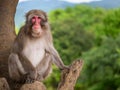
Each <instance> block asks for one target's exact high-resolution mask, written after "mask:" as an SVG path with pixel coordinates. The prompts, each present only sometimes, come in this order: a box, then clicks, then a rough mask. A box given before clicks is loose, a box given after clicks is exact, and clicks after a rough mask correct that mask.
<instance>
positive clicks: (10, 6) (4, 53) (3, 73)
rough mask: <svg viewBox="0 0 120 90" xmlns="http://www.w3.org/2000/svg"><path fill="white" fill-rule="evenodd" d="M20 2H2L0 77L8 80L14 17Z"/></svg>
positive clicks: (3, 0) (13, 35) (8, 0)
mask: <svg viewBox="0 0 120 90" xmlns="http://www.w3.org/2000/svg"><path fill="white" fill-rule="evenodd" d="M17 3H18V0H0V77H6V78H7V79H8V65H7V60H8V55H9V53H10V47H11V45H12V43H13V41H14V38H15V36H16V35H15V23H14V17H15V12H16V6H17Z"/></svg>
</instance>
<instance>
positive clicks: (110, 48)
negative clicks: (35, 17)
mask: <svg viewBox="0 0 120 90" xmlns="http://www.w3.org/2000/svg"><path fill="white" fill-rule="evenodd" d="M49 19H50V24H51V30H52V34H53V37H54V44H55V47H56V48H57V50H58V52H59V53H60V56H61V57H62V59H63V61H64V63H65V64H67V65H69V64H70V63H71V62H72V61H73V60H75V59H76V58H82V59H83V60H84V62H85V64H84V68H83V72H82V74H81V76H80V78H79V80H78V82H77V84H76V87H75V90H120V9H110V10H105V9H103V8H91V7H89V6H79V5H78V6H75V7H68V8H66V9H64V10H63V9H58V10H55V11H52V12H50V13H49ZM53 68H54V70H53V71H54V74H53V73H52V75H51V76H50V77H49V78H48V79H47V80H46V81H45V83H46V84H47V86H48V90H56V87H57V84H58V82H59V79H60V72H59V71H58V69H57V68H56V67H55V66H53Z"/></svg>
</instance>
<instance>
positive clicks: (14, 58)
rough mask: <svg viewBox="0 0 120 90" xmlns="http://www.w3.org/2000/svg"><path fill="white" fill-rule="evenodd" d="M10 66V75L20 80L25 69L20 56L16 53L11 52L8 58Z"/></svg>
mask: <svg viewBox="0 0 120 90" xmlns="http://www.w3.org/2000/svg"><path fill="white" fill-rule="evenodd" d="M8 68H9V75H10V78H12V79H13V80H15V81H19V80H20V79H21V75H23V74H25V73H26V72H25V70H24V68H23V66H22V64H21V62H20V60H19V57H18V55H17V54H15V53H11V54H10V56H9V59H8Z"/></svg>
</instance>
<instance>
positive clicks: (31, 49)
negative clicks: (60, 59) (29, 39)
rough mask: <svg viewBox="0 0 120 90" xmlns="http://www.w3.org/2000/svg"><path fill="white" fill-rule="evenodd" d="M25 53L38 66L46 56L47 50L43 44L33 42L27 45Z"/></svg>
mask: <svg viewBox="0 0 120 90" xmlns="http://www.w3.org/2000/svg"><path fill="white" fill-rule="evenodd" d="M23 54H24V55H25V56H26V58H27V59H28V60H29V61H30V62H31V64H32V65H33V66H34V67H36V66H37V65H38V64H39V63H40V62H41V60H42V59H43V58H44V54H45V50H44V47H43V46H42V44H32V45H30V44H29V45H28V46H27V47H25V49H24V51H23Z"/></svg>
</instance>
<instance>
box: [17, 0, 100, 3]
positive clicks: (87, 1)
mask: <svg viewBox="0 0 120 90" xmlns="http://www.w3.org/2000/svg"><path fill="white" fill-rule="evenodd" d="M25 1H29V0H19V3H20V2H25ZM60 1H66V2H70V3H89V2H92V1H102V0H60Z"/></svg>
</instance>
